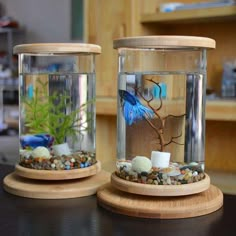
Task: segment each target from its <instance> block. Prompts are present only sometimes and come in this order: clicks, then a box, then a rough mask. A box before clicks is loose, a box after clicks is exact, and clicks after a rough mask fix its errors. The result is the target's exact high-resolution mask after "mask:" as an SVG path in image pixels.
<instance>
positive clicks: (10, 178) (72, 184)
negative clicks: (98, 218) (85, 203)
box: [3, 170, 110, 199]
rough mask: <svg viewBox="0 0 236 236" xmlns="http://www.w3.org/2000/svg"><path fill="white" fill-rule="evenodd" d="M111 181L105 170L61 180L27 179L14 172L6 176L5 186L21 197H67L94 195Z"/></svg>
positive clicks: (8, 190)
mask: <svg viewBox="0 0 236 236" xmlns="http://www.w3.org/2000/svg"><path fill="white" fill-rule="evenodd" d="M109 181H110V173H108V172H106V171H103V170H102V171H100V172H99V173H98V174H97V175H94V176H91V177H87V178H83V179H76V180H60V181H59V180H58V181H49V180H47V181H46V180H33V179H27V178H23V177H20V176H18V175H17V174H16V173H15V172H13V173H11V174H9V175H7V176H6V177H5V178H4V180H3V187H4V189H5V190H6V191H7V192H9V193H11V194H14V195H17V196H21V197H27V198H40V199H65V198H76V197H84V196H90V195H93V194H95V193H96V192H97V189H98V188H99V187H101V186H102V185H104V184H106V183H108V182H109Z"/></svg>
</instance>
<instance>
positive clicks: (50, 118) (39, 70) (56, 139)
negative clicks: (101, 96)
mask: <svg viewBox="0 0 236 236" xmlns="http://www.w3.org/2000/svg"><path fill="white" fill-rule="evenodd" d="M100 52H101V48H100V46H98V45H92V44H69V43H68V44H63V43H61V44H24V45H17V46H15V47H14V53H15V54H18V57H19V111H20V119H19V140H20V145H19V155H20V159H19V165H21V166H23V167H27V168H31V169H37V170H72V169H77V168H86V167H89V166H91V165H93V164H95V163H96V140H95V137H96V134H95V130H96V111H95V92H96V84H95V75H96V74H95V55H97V54H99V53H100Z"/></svg>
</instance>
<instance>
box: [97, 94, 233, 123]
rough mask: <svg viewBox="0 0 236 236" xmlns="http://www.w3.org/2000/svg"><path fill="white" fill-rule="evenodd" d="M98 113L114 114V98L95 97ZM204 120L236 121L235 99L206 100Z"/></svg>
mask: <svg viewBox="0 0 236 236" xmlns="http://www.w3.org/2000/svg"><path fill="white" fill-rule="evenodd" d="M96 109H97V114H98V115H116V109H117V102H116V98H110V97H108V98H105V97H104V98H97V102H96ZM206 120H221V121H236V100H224V99H222V100H220V99H219V100H210V101H207V102H206Z"/></svg>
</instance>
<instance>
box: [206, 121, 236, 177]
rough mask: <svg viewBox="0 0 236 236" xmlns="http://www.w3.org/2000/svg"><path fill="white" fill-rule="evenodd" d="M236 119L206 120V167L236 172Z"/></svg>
mask: <svg viewBox="0 0 236 236" xmlns="http://www.w3.org/2000/svg"><path fill="white" fill-rule="evenodd" d="M235 144H236V123H235V121H228V122H226V121H207V122H206V152H205V156H206V158H205V160H206V163H205V164H206V168H207V169H209V170H215V171H220V172H222V171H228V172H229V173H230V172H232V173H236V154H235V153H236V145H235Z"/></svg>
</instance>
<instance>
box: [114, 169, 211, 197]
mask: <svg viewBox="0 0 236 236" xmlns="http://www.w3.org/2000/svg"><path fill="white" fill-rule="evenodd" d="M111 184H112V186H113V187H115V188H116V189H119V190H121V191H124V192H127V193H134V194H140V195H144V196H186V195H191V194H196V193H200V192H203V191H205V190H207V189H208V188H209V187H210V178H209V176H208V175H207V174H206V177H205V179H204V180H201V181H199V182H195V183H192V184H182V185H152V184H140V183H134V182H131V181H126V180H123V179H121V178H119V177H118V176H117V175H116V174H115V173H112V175H111Z"/></svg>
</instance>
